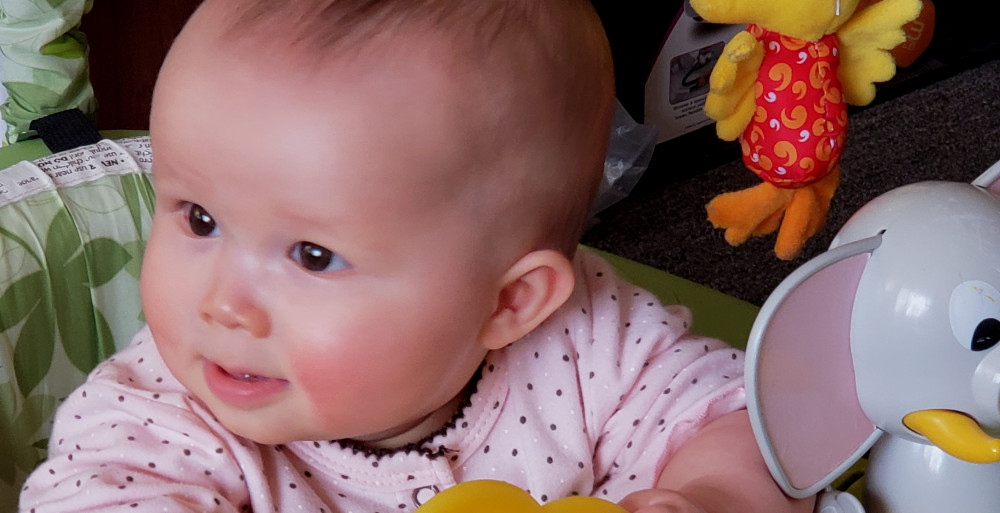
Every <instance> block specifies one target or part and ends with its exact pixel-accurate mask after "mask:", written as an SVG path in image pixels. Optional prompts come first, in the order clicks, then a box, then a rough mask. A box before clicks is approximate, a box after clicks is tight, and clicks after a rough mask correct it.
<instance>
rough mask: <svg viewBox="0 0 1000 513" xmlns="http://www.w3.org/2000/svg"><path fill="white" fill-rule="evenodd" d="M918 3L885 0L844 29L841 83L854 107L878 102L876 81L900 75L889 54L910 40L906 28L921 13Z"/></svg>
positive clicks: (872, 6)
mask: <svg viewBox="0 0 1000 513" xmlns="http://www.w3.org/2000/svg"><path fill="white" fill-rule="evenodd" d="M921 5H922V4H921V3H920V2H919V1H914V0H882V1H880V2H876V3H874V4H872V5H870V6H868V7H866V8H864V9H863V10H861V12H859V13H856V14H855V15H854V16H853V17H851V19H849V20H848V21H847V22H846V23H844V25H843V26H841V27H840V30H838V31H837V37H838V38H839V39H840V72H839V73H838V74H839V76H840V83H841V85H842V86H843V88H844V97H845V99H846V100H847V103H850V104H851V105H868V104H869V103H871V102H872V100H874V99H875V82H885V81H886V80H889V79H890V78H892V77H893V75H895V74H896V64H895V62H893V58H892V55H890V54H889V51H890V50H892V49H893V48H895V47H896V46H898V45H900V44H902V43H903V42H904V41H906V33H905V32H904V31H903V25H905V24H907V23H908V22H910V21H911V20H913V19H915V18H916V17H917V16H918V15H919V14H920V8H921Z"/></svg>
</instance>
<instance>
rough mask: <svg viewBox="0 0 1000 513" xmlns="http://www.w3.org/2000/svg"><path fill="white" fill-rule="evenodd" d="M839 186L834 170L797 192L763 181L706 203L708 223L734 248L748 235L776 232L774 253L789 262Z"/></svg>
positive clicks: (823, 216)
mask: <svg viewBox="0 0 1000 513" xmlns="http://www.w3.org/2000/svg"><path fill="white" fill-rule="evenodd" d="M839 183H840V170H839V169H838V168H836V167H835V168H834V169H832V170H831V171H830V173H829V174H827V176H825V177H824V178H823V179H822V180H820V181H818V182H816V183H813V184H811V185H808V186H806V187H801V188H798V189H782V188H779V187H775V186H774V185H771V184H770V183H767V182H762V183H761V184H759V185H756V186H754V187H751V188H749V189H744V190H742V191H736V192H727V193H724V194H720V195H718V196H716V197H715V198H713V199H712V201H710V202H709V203H708V206H707V210H708V220H709V221H711V222H712V225H713V226H715V227H716V228H723V229H725V230H726V242H728V243H729V244H731V245H733V246H738V245H740V244H742V243H744V242H746V240H747V239H749V238H750V237H751V236H760V235H767V234H769V233H772V232H774V231H775V230H778V237H777V240H776V241H775V244H774V253H775V255H777V257H778V258H780V259H782V260H791V259H793V258H795V257H796V256H798V254H799V253H800V252H801V251H802V246H803V245H804V244H805V242H806V240H808V239H809V237H812V236H813V235H815V234H816V232H817V231H819V229H820V228H821V227H822V226H823V223H824V221H826V213H827V211H828V210H829V208H830V199H831V198H833V193H834V192H835V191H836V190H837V185H839Z"/></svg>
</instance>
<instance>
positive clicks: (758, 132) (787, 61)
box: [691, 0, 922, 260]
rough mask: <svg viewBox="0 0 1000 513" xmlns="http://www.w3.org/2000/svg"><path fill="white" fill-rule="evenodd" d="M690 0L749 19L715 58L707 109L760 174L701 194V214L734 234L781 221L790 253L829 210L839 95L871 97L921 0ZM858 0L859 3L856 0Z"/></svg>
mask: <svg viewBox="0 0 1000 513" xmlns="http://www.w3.org/2000/svg"><path fill="white" fill-rule="evenodd" d="M858 2H859V0H691V7H693V8H694V10H695V11H697V12H698V14H699V15H700V16H701V17H702V18H704V19H705V20H706V21H709V22H713V23H726V24H743V23H746V24H747V29H746V30H744V31H742V32H740V33H738V34H737V35H736V36H734V37H733V38H732V39H731V40H730V41H729V43H728V44H727V45H726V47H725V49H724V50H723V55H722V56H721V58H720V59H719V62H718V63H717V64H716V66H715V69H713V70H712V75H711V77H710V79H709V80H710V89H709V93H708V98H707V99H706V102H705V112H706V113H707V114H708V116H709V117H710V118H712V119H714V120H716V122H717V123H716V132H717V133H718V136H719V137H720V138H721V139H724V140H727V141H732V140H736V139H737V138H739V139H740V146H741V148H742V153H743V161H744V163H745V164H746V166H747V167H748V168H750V170H752V171H753V172H754V173H756V174H757V176H759V177H760V178H761V179H762V180H763V182H762V183H761V184H759V185H757V186H754V187H751V188H749V189H745V190H741V191H736V192H729V193H723V194H720V195H719V196H716V197H715V198H714V199H712V201H711V202H709V204H708V206H707V209H708V218H709V220H710V221H711V222H712V224H713V225H714V226H715V227H716V228H724V229H725V230H726V232H725V233H726V241H727V242H729V243H730V244H732V245H734V246H735V245H738V244H741V243H743V242H744V241H746V240H747V239H748V238H749V237H750V236H756V235H766V234H769V233H772V232H774V231H775V230H777V231H778V235H777V240H776V241H775V246H774V252H775V254H776V255H777V256H778V258H781V259H783V260H791V259H793V258H795V257H796V256H797V255H798V254H799V252H800V251H801V250H802V246H803V244H805V242H806V241H807V240H808V239H809V238H810V237H812V236H813V235H815V234H816V232H817V231H819V229H820V228H821V227H822V226H823V223H824V222H825V220H826V213H827V210H828V208H829V205H830V200H831V198H832V197H833V194H834V192H835V191H836V189H837V185H838V184H839V180H840V169H839V159H840V155H841V152H842V151H843V148H844V141H845V140H846V133H847V104H851V105H867V104H868V103H870V102H871V101H872V100H873V99H874V98H875V82H883V81H886V80H889V79H890V78H892V76H893V75H895V73H896V65H895V63H894V62H893V59H892V56H891V55H890V53H889V51H890V50H891V49H892V48H894V47H895V46H897V45H899V44H900V43H902V42H903V41H905V40H906V34H905V33H904V31H903V25H905V24H906V23H907V22H909V21H911V20H913V19H915V18H916V17H917V16H918V15H919V14H920V9H921V6H922V2H921V0H882V1H880V2H877V3H874V4H872V5H870V6H867V7H865V8H863V9H859V8H858ZM856 11H857V12H856Z"/></svg>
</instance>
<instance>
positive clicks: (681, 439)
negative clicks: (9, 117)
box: [20, 0, 811, 513]
mask: <svg viewBox="0 0 1000 513" xmlns="http://www.w3.org/2000/svg"><path fill="white" fill-rule="evenodd" d="M611 70H612V66H611V60H610V53H609V50H608V45H607V41H606V39H605V37H604V34H603V31H602V28H601V25H600V21H599V20H598V18H597V16H596V15H595V13H594V12H593V10H592V7H591V6H590V4H589V2H587V1H586V0H476V1H475V2H471V1H457V0H398V1H390V0H386V1H380V2H373V1H363V0H326V1H321V0H315V1H313V0H295V1H287V2H286V1H274V0H207V1H206V2H205V3H204V4H203V5H202V6H201V7H200V8H199V9H198V11H197V12H196V13H195V14H194V16H193V17H192V19H191V20H190V21H189V23H188V24H187V26H186V27H185V28H184V30H183V31H182V33H181V34H180V35H179V36H178V38H177V40H176V42H175V44H174V46H173V48H172V49H171V51H170V54H169V56H168V57H167V59H166V62H165V63H164V66H163V69H162V71H161V73H160V77H159V80H158V83H157V86H156V92H155V95H154V99H153V110H152V118H151V137H152V141H153V153H154V155H155V164H154V166H155V168H154V169H155V184H156V190H157V200H156V213H155V216H154V220H153V228H152V234H151V236H150V240H149V246H148V248H147V251H146V253H145V260H144V267H143V273H142V299H143V306H144V311H145V315H146V319H147V321H148V328H147V329H145V330H143V331H142V332H140V333H139V334H138V335H137V336H136V338H135V340H134V341H133V343H132V344H131V345H130V346H129V347H128V348H126V349H125V350H124V351H122V352H120V353H118V354H117V355H115V356H114V357H113V358H111V359H110V360H108V361H107V362H105V363H103V364H102V365H100V366H99V367H98V368H97V369H96V370H95V371H94V372H93V373H92V375H91V376H90V378H89V379H88V381H87V382H86V383H85V384H84V385H83V386H81V387H80V388H79V389H78V390H77V391H76V392H74V393H73V394H72V395H71V396H70V397H68V398H67V399H66V401H65V403H64V404H63V405H62V407H61V409H60V411H59V413H58V415H57V419H56V424H55V427H54V431H53V435H52V439H51V444H50V453H49V460H48V461H47V462H46V463H44V464H43V465H42V466H41V467H40V468H39V469H38V470H37V471H36V472H35V473H34V474H33V475H32V476H31V478H30V479H29V481H28V483H27V486H25V488H24V491H23V492H22V495H21V505H20V507H21V508H22V510H24V511H34V512H39V513H41V512H44V511H60V512H63V511H75V510H79V511H112V510H117V509H120V510H123V511H156V512H160V511H181V510H184V511H251V510H252V511H257V512H265V511H289V512H290V511H310V512H337V511H342V512H357V513H362V512H365V513H369V512H382V513H386V512H390V511H401V512H406V511H413V510H414V509H416V508H417V507H419V506H420V505H421V504H423V503H424V502H426V500H427V499H428V498H430V497H432V496H433V495H434V494H435V493H436V492H438V491H440V490H443V489H445V488H447V487H449V486H452V485H454V484H455V483H458V482H462V481H467V480H473V479H487V478H488V479H498V480H503V481H507V482H510V483H512V484H514V485H517V486H519V487H522V488H524V489H526V490H528V491H529V492H530V493H531V494H532V495H533V496H534V497H535V498H536V499H537V500H538V501H540V502H541V503H546V502H550V501H553V500H556V499H558V498H561V497H565V496H569V495H576V494H584V495H595V496H598V497H602V498H606V499H608V500H612V501H616V502H620V503H621V504H622V505H623V506H625V507H626V508H627V509H629V510H630V511H634V512H644V513H654V512H711V513H716V512H724V511H733V512H736V511H739V512H741V513H746V512H750V511H759V512H768V513H771V512H783V511H809V510H810V508H811V501H792V500H790V499H788V498H786V497H785V496H784V495H782V494H781V492H780V491H779V489H778V488H777V486H776V485H775V484H774V482H773V481H772V480H771V478H770V476H769V474H768V473H767V470H766V468H765V466H764V463H763V460H762V459H761V457H760V455H759V453H758V452H757V448H756V445H755V443H754V440H753V436H752V433H751V431H750V427H749V423H748V421H747V417H746V415H745V413H744V412H742V411H741V409H742V408H743V406H744V404H745V400H744V394H743V388H742V379H741V378H742V355H741V354H740V353H739V352H737V351H735V350H733V349H731V348H729V347H727V346H726V345H725V344H723V343H721V342H719V341H715V340H710V339H704V338H699V337H695V336H692V335H689V334H687V333H686V328H687V326H688V324H689V322H690V319H689V314H688V313H687V311H686V310H685V309H683V308H680V307H675V308H668V309H664V308H663V307H661V306H660V305H659V304H658V303H657V302H656V301H655V299H653V297H652V296H651V295H650V294H649V293H647V292H644V291H642V290H640V289H638V288H635V287H633V286H631V285H629V284H627V283H625V282H623V281H621V280H619V279H618V278H616V277H615V276H614V274H613V271H612V269H611V268H610V267H609V266H608V265H607V264H606V263H604V262H603V261H602V260H600V259H599V258H598V257H596V256H594V255H592V254H588V253H586V252H584V251H579V252H578V251H576V248H577V241H578V239H579V237H580V234H581V231H582V227H583V226H584V223H585V220H586V217H587V213H588V209H589V206H590V204H591V201H592V199H593V196H594V191H595V190H596V188H597V184H598V181H599V179H600V175H601V171H602V163H603V157H604V152H605V147H606V143H607V136H608V130H609V123H610V121H609V120H610V117H611V113H612V106H613V102H614V91H613V77H612V71H611ZM116 508H117V509H116Z"/></svg>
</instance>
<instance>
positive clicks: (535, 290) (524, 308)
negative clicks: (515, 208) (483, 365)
mask: <svg viewBox="0 0 1000 513" xmlns="http://www.w3.org/2000/svg"><path fill="white" fill-rule="evenodd" d="M575 282H576V279H575V277H574V274H573V264H572V263H570V261H569V259H568V258H566V256H565V255H563V254H562V253H560V252H558V251H554V250H548V249H545V250H538V251H533V252H531V253H528V254H527V255H525V256H524V257H522V258H521V259H520V260H518V261H517V262H515V263H514V265H512V266H511V267H510V269H508V270H507V273H506V274H504V277H503V282H502V283H501V288H500V293H499V297H498V298H497V309H496V311H494V312H493V314H492V315H491V316H490V317H489V319H487V321H486V324H485V325H484V326H483V329H482V330H481V331H480V332H479V341H480V343H482V344H483V346H484V347H486V348H487V349H500V348H503V347H506V346H507V345H508V344H511V343H513V342H515V341H516V340H518V339H520V338H521V337H523V336H525V335H527V334H528V333H529V332H530V331H531V330H533V329H535V328H536V327H537V326H538V325H539V324H541V323H542V322H543V321H545V319H548V318H549V316H550V315H552V313H553V312H555V311H556V310H557V309H558V308H559V307H560V306H562V305H563V303H565V302H566V300H567V299H569V296H570V294H572V293H573V287H574V285H575Z"/></svg>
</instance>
